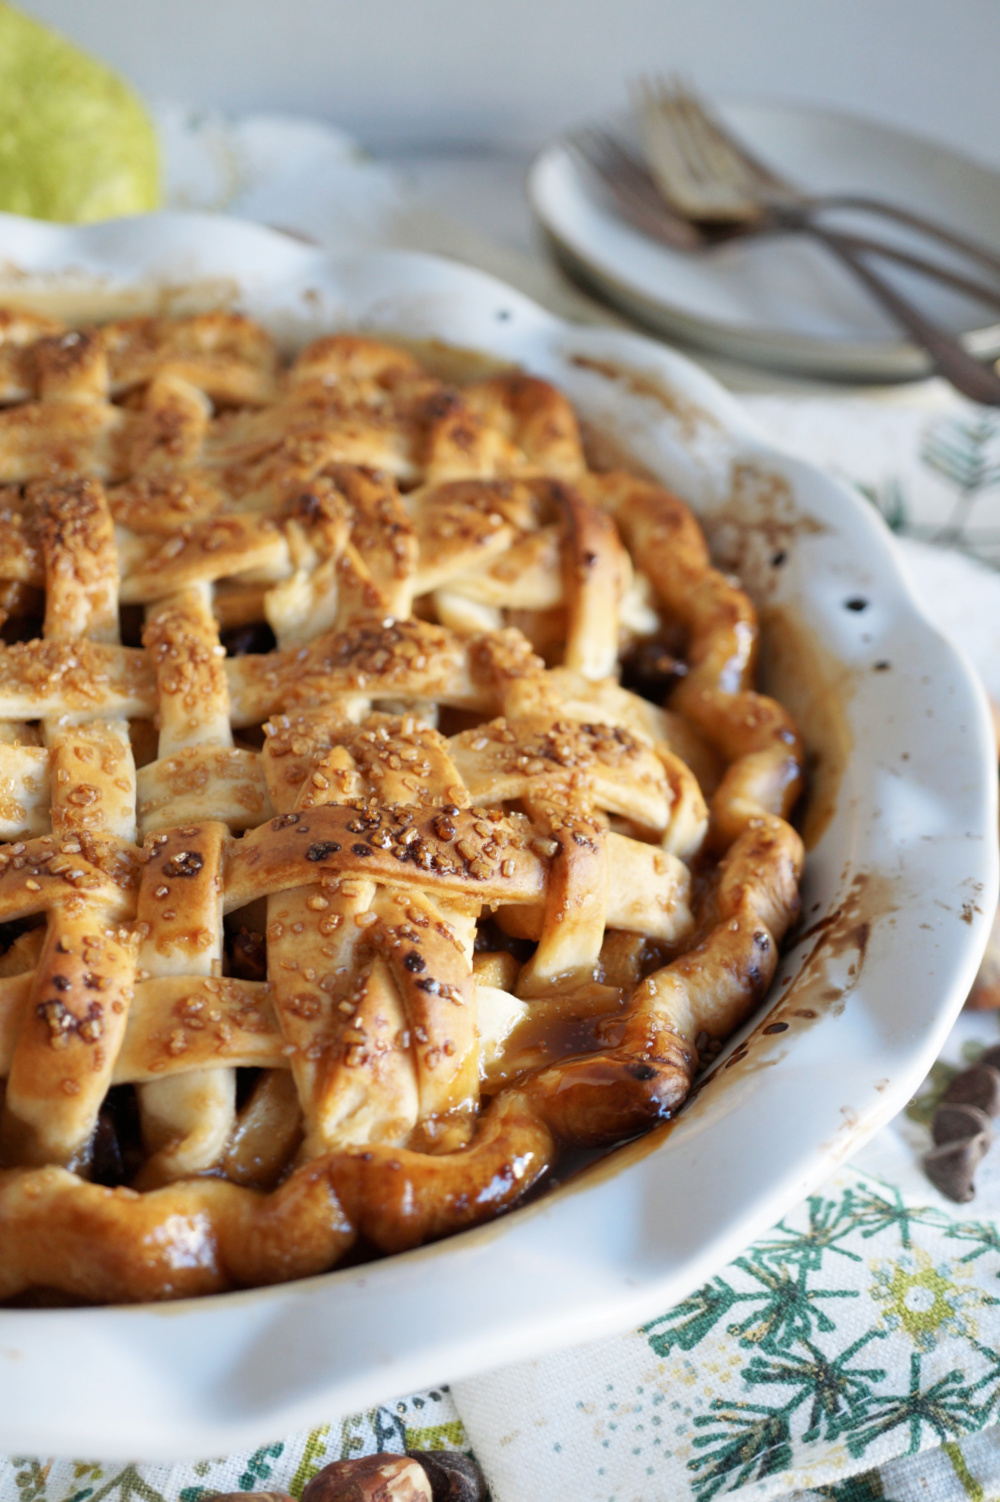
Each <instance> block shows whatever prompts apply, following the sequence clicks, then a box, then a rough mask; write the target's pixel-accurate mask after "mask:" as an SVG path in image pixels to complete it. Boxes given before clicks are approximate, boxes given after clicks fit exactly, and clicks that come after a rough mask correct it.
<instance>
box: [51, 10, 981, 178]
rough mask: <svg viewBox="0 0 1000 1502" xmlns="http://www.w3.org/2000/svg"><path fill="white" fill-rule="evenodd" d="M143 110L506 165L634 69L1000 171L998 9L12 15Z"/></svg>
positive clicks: (615, 101) (583, 113)
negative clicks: (114, 79) (322, 127)
mask: <svg viewBox="0 0 1000 1502" xmlns="http://www.w3.org/2000/svg"><path fill="white" fill-rule="evenodd" d="M22 4H23V8H24V9H26V10H28V11H30V12H31V13H33V14H35V15H36V16H38V17H39V18H40V19H42V20H45V21H48V22H49V23H51V24H53V25H57V26H59V27H60V28H61V29H62V30H63V31H65V32H66V33H67V34H68V35H69V36H71V37H72V38H73V39H74V40H76V41H78V42H79V43H81V44H83V45H85V46H87V47H89V48H91V49H92V50H93V51H95V52H97V53H99V54H100V55H101V56H103V57H104V58H106V59H107V60H108V61H109V62H111V63H113V64H115V65H116V66H117V67H119V68H120V69H121V70H122V71H123V72H125V73H126V74H128V75H129V77H131V79H132V80H133V81H134V82H135V83H136V84H137V86H138V87H139V88H140V90H142V91H143V92H144V93H145V94H147V95H148V96H149V97H150V98H153V99H163V98H173V99H182V100H185V101H191V102H195V103H204V104H214V105H221V106H223V107H225V108H230V109H241V110H242V109H249V108H254V109H259V108H272V109H282V110H300V111H303V112H308V113H314V114H319V115H323V116H325V117H326V118H328V119H330V120H334V121H336V122H337V123H339V124H342V125H344V126H345V127H347V128H348V129H350V130H352V131H354V132H355V133H356V134H357V135H359V136H360V137H361V138H362V139H363V140H365V141H366V142H367V143H368V144H369V145H370V146H372V147H374V148H376V149H378V150H382V151H389V152H391V153H393V154H396V155H398V154H399V153H400V152H401V151H405V150H409V151H413V152H414V153H416V154H427V153H428V152H429V151H438V152H440V151H441V150H442V149H443V148H447V149H448V150H455V149H473V150H480V151H481V150H482V148H483V147H484V146H486V147H498V148H500V149H501V150H507V151H510V152H512V153H513V154H519V153H523V152H525V151H526V150H528V149H530V148H531V147H533V146H535V145H537V144H538V143H540V142H541V141H542V140H543V139H544V138H545V137H546V136H547V135H549V134H551V133H552V132H553V131H555V130H558V129H560V128H561V127H563V126H564V125H566V124H568V123H570V122H571V121H574V120H578V119H580V118H585V117H587V116H590V115H593V114H594V113H595V112H596V113H600V112H602V111H604V110H606V109H607V108H609V107H615V106H617V105H620V104H621V103H622V101H623V100H624V97H625V93H624V83H625V80H626V79H627V78H629V77H632V76H634V75H636V74H637V73H639V72H641V71H643V70H653V69H674V68H679V69H682V70H684V71H686V72H688V73H690V74H691V75H692V77H693V78H694V79H695V80H696V81H697V82H698V83H699V84H700V85H701V87H702V88H703V89H704V90H706V91H707V92H709V93H726V94H745V95H751V96H763V97H771V98H786V99H792V100H795V99H800V100H801V99H804V100H810V101H812V102H825V103H829V104H834V105H839V106H844V107H848V108H850V109H852V110H854V111H856V112H861V113H866V114H868V115H871V116H877V117H878V118H880V119H883V120H886V121H889V122H892V123H895V124H898V125H902V126H905V127H908V128H909V129H911V130H917V131H920V132H923V133H925V134H927V135H931V136H935V137H937V138H939V139H941V140H943V141H946V142H950V143H951V144H953V145H955V146H958V147H961V148H963V149H965V150H966V151H969V152H972V153H973V154H975V155H978V156H980V157H982V158H984V159H985V160H987V161H990V162H993V163H997V164H1000V80H998V74H1000V0H22Z"/></svg>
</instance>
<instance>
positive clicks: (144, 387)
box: [0, 311, 802, 1301]
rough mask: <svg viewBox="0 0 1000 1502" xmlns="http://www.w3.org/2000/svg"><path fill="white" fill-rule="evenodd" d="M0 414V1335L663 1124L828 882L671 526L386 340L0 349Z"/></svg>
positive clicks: (240, 1273) (481, 1208) (703, 569)
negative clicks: (629, 663)
mask: <svg viewBox="0 0 1000 1502" xmlns="http://www.w3.org/2000/svg"><path fill="white" fill-rule="evenodd" d="M0 398H2V399H3V400H5V401H6V402H7V403H8V405H7V406H6V407H5V408H4V410H3V411H2V412H0V486H2V489H0V616H2V622H3V626H4V632H5V640H6V639H7V638H9V644H7V645H0V924H16V925H17V927H16V928H10V929H8V930H7V931H6V934H5V935H0V938H3V939H4V943H5V946H6V947H5V951H4V952H3V953H2V954H0V1079H2V1080H3V1081H4V1082H5V1084H4V1088H3V1094H4V1103H3V1111H2V1116H0V1244H2V1246H3V1248H4V1250H3V1254H2V1256H0V1298H13V1297H16V1296H18V1295H20V1294H23V1293H24V1292H25V1291H26V1290H28V1289H30V1288H32V1287H42V1288H46V1289H48V1290H50V1291H51V1290H53V1289H54V1290H57V1291H59V1292H62V1293H63V1294H65V1295H67V1296H71V1297H75V1298H82V1299H85V1300H94V1301H114V1300H120V1301H134V1300H142V1299H161V1298H173V1297H180V1296H186V1295H188V1294H194V1293H207V1292H216V1291H221V1290H224V1289H227V1288H232V1287H243V1286H251V1285H253V1284H260V1283H267V1282H273V1281H278V1280H281V1279H285V1278H293V1277H301V1276H305V1275H306V1274H309V1273H316V1272H321V1271H324V1270H325V1269H327V1268H329V1267H332V1266H334V1265H335V1264H336V1263H337V1261H338V1260H339V1259H340V1258H341V1257H343V1256H344V1255H345V1254H346V1252H347V1251H348V1250H349V1249H350V1248H351V1247H352V1245H354V1243H355V1241H356V1239H357V1238H358V1237H359V1236H360V1237H361V1238H362V1241H363V1244H364V1245H366V1246H370V1247H375V1248H377V1249H379V1250H381V1251H386V1252H391V1251H397V1250H402V1249H405V1248H408V1247H413V1246H417V1245H419V1244H420V1243H422V1242H424V1241H427V1240H430V1239H432V1238H434V1237H438V1236H442V1235H446V1234H448V1233H450V1232H453V1231H458V1230H461V1229H463V1228H464V1227H467V1226H471V1225H475V1224H478V1223H480V1222H481V1221H483V1220H486V1219H489V1218H490V1217H491V1216H493V1215H496V1214H498V1213H500V1212H502V1211H504V1210H505V1209H507V1208H508V1207H510V1206H512V1205H514V1204H516V1203H517V1202H518V1200H519V1199H521V1198H522V1197H523V1195H524V1194H525V1193H526V1191H527V1190H528V1189H529V1188H530V1187H531V1185H533V1184H535V1183H537V1182H539V1181H540V1180H541V1179H543V1178H544V1176H545V1174H546V1173H547V1172H548V1171H549V1169H550V1168H551V1166H552V1164H553V1162H554V1161H555V1160H556V1157H557V1153H558V1151H559V1150H560V1147H561V1145H562V1144H570V1145H578V1146H592V1145H600V1144H606V1143H612V1142H615V1141H617V1140H620V1139H621V1138H622V1137H624V1136H628V1135H631V1134H633V1133H635V1132H637V1131H640V1130H643V1129H644V1128H645V1127H648V1126H649V1125H650V1124H651V1123H652V1122H655V1121H657V1120H662V1119H663V1118H664V1117H666V1116H669V1115H671V1114H672V1113H673V1112H674V1111H676V1110H677V1108H678V1107H679V1106H680V1104H681V1103H682V1102H683V1100H684V1098H685V1096H686V1094H687V1092H688V1090H689V1088H690V1085H691V1081H692V1078H693V1076H694V1074H695V1072H696V1070H697V1068H698V1067H699V1064H700V1063H702V1062H704V1061H705V1059H706V1058H708V1057H711V1056H712V1055H713V1054H714V1052H715V1050H716V1048H717V1046H719V1045H721V1042H722V1041H723V1040H724V1039H725V1038H726V1037H727V1036H728V1035H729V1033H731V1032H732V1030H733V1029H734V1028H735V1027H736V1026H738V1025H739V1023H740V1022H741V1021H742V1020H743V1018H744V1017H745V1016H746V1015H747V1013H748V1012H749V1011H750V1010H751V1009H752V1008H753V1007H754V1006H755V1005H756V1004H757V1003H758V1001H759V1000H760V998H761V996H762V995H763V994H764V991H765V990H766V988H767V984H768V982H769V980H770V977H771V975H772V973H773V969H774V965H775V963H776V958H777V951H778V945H779V944H780V941H781V938H782V935H783V934H784V932H785V931H786V929H787V927H788V925H789V923H790V922H791V921H792V919H793V917H794V914H795V911H796V907H797V900H798V899H797V879H798V875H799V872H800V870H801V862H802V851H801V845H800V843H799V841H798V837H797V835H795V833H794V831H793V830H792V829H791V827H790V826H789V825H788V824H787V823H786V822H785V819H786V816H787V815H788V813H789V811H790V809H791V807H792V804H793V803H794V800H795V798H796V796H797V793H798V790H799V788H800V786H801V767H802V755H801V744H800V742H799V739H798V736H797V733H796V731H795V728H794V726H793V725H792V724H791V721H790V720H789V718H788V716H787V715H786V714H785V712H784V711H783V710H782V709H781V708H780V706H778V705H777V704H775V703H774V701H773V700H771V699H768V698H766V697H764V696H762V695H760V694H758V693H757V692H756V690H755V687H754V661H755V655H756V643H757V626H756V618H755V615H754V611H753V608H752V606H751V604H750V602H749V600H748V599H747V597H746V595H745V594H744V593H743V592H742V590H741V589H740V588H739V586H738V585H737V584H736V583H735V582H734V581H733V580H732V579H730V578H728V577H726V576H723V575H722V574H721V573H719V572H718V571H717V570H715V569H714V568H713V566H712V564H711V560H710V557H709V554H708V549H707V546H706V544H705V540H704V538H703V537H702V534H701V531H700V529H699V528H698V525H697V523H696V522H695V520H694V518H693V516H692V515H691V513H690V512H689V511H688V510H687V508H686V507H685V506H684V505H683V504H682V503H681V502H680V501H679V500H678V499H677V498H676V497H675V496H673V495H671V494H669V493H668V492H667V491H666V490H664V489H663V488H662V487H660V486H658V485H655V484H653V483H651V482H649V481H644V480H639V479H636V478H635V477H633V476H631V475H627V474H617V473H616V474H594V473H592V472H590V471H589V470H588V468H587V464H586V461H585V458H584V454H583V449H582V446H581V442H580V435H579V431H578V427H577V423H576V418H575V416H574V414H573V411H572V409H571V408H570V406H569V404H568V403H567V402H566V400H565V398H564V397H563V396H562V395H561V393H559V392H557V391H555V390H554V389H553V388H552V387H550V386H549V385H548V384H547V383H545V382H544V381H541V380H539V379H537V378H536V377H533V376H530V375H527V374H524V373H521V372H514V371H508V372H503V373H501V374H499V375H496V376H494V377H491V378H490V379H488V380H483V381H478V382H475V383H473V384H471V385H467V386H465V387H464V388H455V387H449V386H447V385H445V384H444V383H442V382H441V381H439V380H437V379H436V378H434V377H433V376H432V375H430V374H428V373H427V371H425V370H424V369H423V368H422V366H421V364H420V363H419V362H418V361H417V360H416V359H415V358H414V357H413V356H412V355H410V354H408V353H405V352H402V351H400V350H397V349H393V348H391V347H390V346H387V345H385V344H382V343H380V342H378V341H375V340H372V339H369V338H365V337H361V336H357V335H345V334H338V335H332V336H330V337H327V338H324V339H320V340H317V341H316V342H315V343H314V344H312V345H311V346H309V347H308V348H307V349H305V350H303V351H301V353H300V354H299V355H298V356H297V357H296V358H295V359H294V360H293V361H292V362H291V364H289V365H283V362H282V361H281V359H280V358H279V356H278V353H277V351H276V349H275V347H274V346H273V345H272V343H271V341H270V340H269V339H268V337H267V336H266V335H265V334H264V333H263V332H262V331H261V330H260V329H258V328H257V327H256V326H255V325H253V324H252V323H250V322H249V321H248V320H246V319H243V318H239V317H235V316H230V315H223V314H213V315H207V316H204V317H198V318H192V319H180V320H169V319H131V320H124V321H122V322H119V323H114V324H109V325H107V326H105V327H104V328H100V329H87V330H65V329H62V328H60V327H58V326H56V325H53V324H51V323H50V322H47V321H45V320H40V319H33V318H32V317H30V316H27V315H25V316H22V315H15V314H3V313H2V311H0ZM122 640H124V642H125V643H128V645H121V644H120V643H121V642H122ZM139 641H141V643H142V645H141V646H138V645H136V643H138V642H139ZM637 644H638V646H639V647H640V648H644V647H645V648H648V649H649V652H648V653H647V656H650V657H651V658H656V659H657V660H660V661H663V662H666V663H668V664H669V663H670V662H671V661H673V660H674V659H675V658H677V659H679V662H677V663H676V664H675V667H676V670H675V671H674V672H673V677H672V679H671V680H670V681H669V682H665V684H664V689H663V690H662V691H661V697H662V692H665V691H666V688H668V687H669V689H670V697H669V707H666V708H665V707H663V705H662V704H661V703H659V702H653V701H652V700H651V699H650V698H643V697H640V696H639V695H637V694H636V693H633V692H630V691H629V690H628V689H626V688H624V687H622V686H621V683H620V682H619V681H618V680H619V676H620V672H621V669H622V664H623V661H625V660H626V659H627V658H628V656H629V654H630V653H632V652H633V651H634V649H635V648H636V646H637ZM668 677H669V675H668ZM626 681H630V680H626ZM654 698H655V696H654ZM32 924H37V925H39V926H38V927H34V928H33V927H31V926H30V925H32ZM692 945H693V946H694V947H693V948H692V947H691V946H692ZM519 1029H521V1032H520V1033H519ZM524 1029H527V1032H524ZM519 1036H520V1037H521V1041H520V1042H518V1041H517V1040H518V1037H519ZM532 1039H533V1040H534V1041H532Z"/></svg>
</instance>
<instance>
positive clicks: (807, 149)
mask: <svg viewBox="0 0 1000 1502" xmlns="http://www.w3.org/2000/svg"><path fill="white" fill-rule="evenodd" d="M720 114H721V115H722V116H723V117H724V119H725V120H726V121H727V122H728V124H729V125H730V126H731V127H732V128H733V130H734V131H736V133H737V134H738V135H739V136H740V137H741V138H743V139H744V140H745V141H746V142H747V144H748V145H749V146H751V147H752V148H753V149H754V150H755V151H756V152H757V153H758V154H759V155H760V156H761V157H762V159H763V160H764V161H766V162H767V163H768V164H769V165H771V166H773V167H775V168H776V169H777V170H778V171H779V172H780V173H782V174H783V175H784V176H786V177H788V178H789V179H790V181H792V182H794V183H795V184H796V185H798V186H800V187H803V188H807V189H809V190H811V191H814V192H817V193H823V192H830V193H833V192H847V191H854V192H861V193H869V194H872V195H874V196H876V197H881V198H884V199H889V200H891V201H893V202H895V203H897V204H899V205H901V206H902V207H905V208H909V209H913V210H915V211H917V212H918V213H924V214H926V215H927V216H928V217H929V218H933V219H937V220H938V221H940V222H941V223H943V224H946V225H949V226H950V227H952V228H953V229H954V230H956V231H957V232H959V233H961V234H964V235H966V236H968V238H970V239H972V240H977V241H979V242H980V243H981V244H983V245H985V246H988V247H990V248H992V249H995V250H996V251H997V252H998V253H1000V174H998V173H996V172H993V171H991V170H990V169H989V168H988V167H985V166H982V165H980V164H978V163H976V162H973V161H970V160H969V158H968V157H964V156H961V155H960V154H959V153H958V152H955V151H951V150H949V149H948V148H946V147H944V146H939V145H936V144H934V143H933V142H930V141H927V140H923V139H921V138H920V137H918V136H912V135H908V134H905V133H904V132H902V131H899V130H895V129H892V128H891V127H889V126H887V125H881V124H878V123H877V122H875V121H872V120H863V119H859V118H857V117H855V116H852V115H844V114H840V113H837V112H835V111H832V110H822V109H814V108H811V107H805V106H793V105H784V104H745V103H743V104H735V103H734V104H728V105H725V106H723V107H721V108H720ZM614 123H615V125H616V128H621V125H622V122H614ZM528 196H529V198H530V200H531V204H532V207H533V209H534V211H535V213H536V215H537V216H538V218H539V220H540V221H541V224H542V226H543V227H544V229H545V230H546V231H547V233H548V235H549V237H550V242H551V244H552V247H553V249H554V251H555V253H556V255H557V256H558V257H559V258H560V259H561V260H563V261H564V263H565V264H566V265H567V268H568V269H569V270H570V271H571V272H572V273H573V274H574V275H576V276H577V277H579V278H581V279H582V280H583V281H584V282H586V283H587V284H588V285H590V286H591V288H592V289H593V290H594V291H596V292H597V293H598V294H599V295H600V296H602V297H604V298H606V299H607V300H608V301H609V302H611V303H613V304H614V305H615V306H616V307H619V308H620V309H621V310H622V311H623V312H625V313H627V314H628V315H629V316H630V317H632V318H635V319H636V320H637V321H638V322H640V323H643V324H645V325H647V326H648V327H651V328H654V329H656V330H657V331H658V332H661V333H665V334H668V335H672V336H673V337H675V338H680V339H682V340H685V341H686V342H688V343H691V344H695V345H698V346H699V347H701V348H703V349H708V350H712V351H714V352H715V353H717V354H722V355H729V356H732V357H735V358H737V359H743V360H752V361H755V362H757V363H760V364H765V365H770V366H774V367H780V368H783V369H786V370H794V371H799V372H802V373H808V374H815V375H826V376H833V377H839V378H850V379H856V380H899V379H905V378H913V377H917V376H925V375H927V374H929V373H930V362H929V360H928V357H927V356H926V355H925V354H924V352H923V351H922V350H920V349H917V348H916V346H914V345H912V344H911V343H909V341H908V340H906V339H905V338H903V337H902V336H901V335H900V334H899V331H898V329H897V328H896V326H895V325H894V324H893V322H892V321H891V319H890V318H889V316H888V314H886V313H883V312H882V310H881V308H880V307H879V306H878V305H877V304H876V303H874V302H872V300H871V299H870V297H869V296H868V295H867V294H866V293H865V291H864V290H863V289H862V288H861V287H860V286H859V285H858V283H857V282H856V281H855V280H854V279H853V277H852V276H851V274H850V273H849V272H848V271H847V270H846V269H845V268H844V267H843V266H841V265H840V264H839V263H838V262H837V261H836V260H835V259H834V258H833V257H832V256H831V255H830V254H829V252H827V251H826V250H824V249H823V247H822V246H821V245H819V244H815V243H813V242H811V241H809V240H808V239H807V238H805V237H802V236H791V237H790V236H783V237H778V238H768V239H759V240H742V241H733V242H730V243H728V244H726V245H723V246H720V247H718V248H717V249H715V250H712V251H711V252H709V253H708V254H705V255H686V254H685V253H684V252H683V251H675V250H670V249H668V248H667V247H665V246H662V245H659V244H657V243H656V242H655V241H653V240H650V239H648V238H647V237H646V236H645V235H642V234H640V232H639V231H638V230H636V229H633V228H632V227H631V225H629V224H627V223H626V222H625V220H623V219H621V218H619V217H618V216H617V215H616V214H615V213H614V212H613V211H612V210H611V209H609V208H608V207H607V206H606V204H605V203H604V202H603V201H602V199H601V195H600V192H599V190H597V189H595V187H594V185H593V184H592V182H591V181H590V180H589V177H588V174H587V172H586V169H585V168H583V167H581V166H580V165H579V163H578V162H577V160H576V159H575V158H574V157H573V155H572V154H571V153H570V152H569V151H568V150H567V149H566V147H565V145H564V144H563V143H562V141H561V140H559V139H557V140H555V141H552V142H551V143H550V144H549V145H548V146H546V147H545V148H544V149H543V151H542V152H541V153H540V155H539V156H538V157H537V158H536V159H535V162H534V164H533V166H532V168H531V171H530V173H529V177H528ZM837 223H838V224H844V225H849V226H852V227H856V228H857V229H859V230H862V229H863V230H865V231H866V232H867V233H869V234H877V235H878V236H880V237H881V238H883V239H887V238H888V239H892V240H893V241H894V242H895V243H897V244H900V245H902V246H904V247H906V248H907V249H910V250H914V251H916V252H917V253H920V254H924V255H929V256H931V257H936V258H937V259H939V260H945V261H948V259H949V256H948V252H946V251H943V250H942V248H941V247H940V245H938V244H936V243H935V242H933V241H930V240H926V239H924V238H923V237H920V236H916V235H914V234H911V233H910V232H908V231H907V230H905V229H900V228H899V227H894V226H891V225H889V223H888V221H885V220H876V219H873V218H871V217H869V216H865V217H864V218H861V217H860V216H850V217H846V216H840V217H839V218H838V220H837ZM881 264H882V266H883V267H884V268H885V269H886V270H887V271H890V268H889V263H888V262H883V263H881ZM953 264H955V265H956V266H957V265H958V263H957V262H956V263H953ZM961 264H962V268H963V269H964V270H965V271H966V274H972V275H973V276H976V275H977V274H978V276H979V279H981V280H983V279H985V280H989V275H988V273H984V272H983V271H982V269H981V268H977V267H976V266H975V265H974V264H971V263H968V262H963V263H961ZM890 274H891V276H892V277H893V278H894V279H895V280H896V281H897V283H898V285H899V286H900V288H901V289H902V290H904V291H908V292H909V293H910V294H911V296H912V297H913V299H914V300H915V301H917V302H918V305H919V306H920V307H921V308H922V309H923V310H924V311H925V312H926V313H928V314H929V315H930V316H932V317H934V318H936V319H937V320H938V321H939V322H940V323H941V324H942V325H943V326H944V327H945V328H947V329H950V330H951V331H952V332H954V333H955V334H958V335H961V336H962V337H963V339H964V340H965V342H966V343H967V345H968V347H969V348H970V349H971V350H972V351H973V352H974V353H976V354H980V355H983V356H986V355H994V356H995V355H997V354H998V353H1000V320H998V318H997V314H996V311H995V309H992V310H991V309H989V308H986V307H984V306H983V305H982V304H981V303H974V302H971V301H969V300H968V299H966V298H965V297H964V296H962V295H960V294H958V293H955V292H953V291H951V290H950V289H947V288H945V287H943V286H941V285H939V284H936V283H933V282H930V281H928V280H927V279H925V278H923V277H917V276H916V275H915V274H913V273H911V272H908V271H906V270H901V269H898V268H891V271H890Z"/></svg>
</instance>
